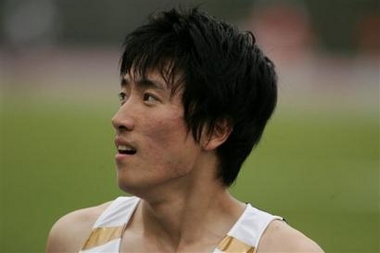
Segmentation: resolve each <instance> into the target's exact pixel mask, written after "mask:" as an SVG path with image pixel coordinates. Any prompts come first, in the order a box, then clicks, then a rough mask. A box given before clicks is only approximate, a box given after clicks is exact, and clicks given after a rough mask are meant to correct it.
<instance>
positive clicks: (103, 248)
mask: <svg viewBox="0 0 380 253" xmlns="http://www.w3.org/2000/svg"><path fill="white" fill-rule="evenodd" d="M139 200H140V199H139V198H137V197H119V198H117V199H116V200H114V201H113V202H112V203H111V204H110V205H109V206H108V207H107V209H106V210H105V211H104V212H103V213H102V214H101V215H100V217H99V218H98V220H97V221H96V222H95V224H94V226H93V229H92V232H91V234H90V235H89V237H88V239H87V241H86V242H85V244H84V246H83V248H82V250H81V251H80V253H90V252H92V253H94V252H115V253H116V252H120V250H119V248H120V244H121V240H122V237H123V233H124V230H125V228H126V225H127V224H128V221H129V219H130V218H131V216H132V214H133V212H134V211H135V209H136V207H137V204H138V203H139ZM273 220H282V218H281V217H278V216H273V215H271V214H269V213H266V212H264V211H261V210H258V209H256V208H254V207H252V206H251V205H250V204H247V206H246V208H245V210H244V212H243V214H242V215H241V216H240V217H239V219H238V220H237V222H236V223H235V224H234V226H233V227H232V228H231V230H230V231H229V232H228V233H227V235H226V236H225V237H224V239H223V240H222V241H221V242H220V243H219V245H218V246H217V247H216V249H215V250H214V251H213V253H229V252H241V253H254V252H255V251H256V249H257V247H258V245H259V242H260V238H261V236H262V234H263V233H264V231H265V229H266V228H267V227H268V225H269V223H270V222H272V221H273Z"/></svg>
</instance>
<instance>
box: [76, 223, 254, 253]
mask: <svg viewBox="0 0 380 253" xmlns="http://www.w3.org/2000/svg"><path fill="white" fill-rule="evenodd" d="M124 229H125V227H124V226H119V227H99V228H95V229H94V230H92V232H91V234H90V236H89V237H88V239H87V241H86V243H85V244H84V246H83V248H82V250H87V249H90V248H94V247H97V246H101V245H103V244H106V243H108V242H110V241H112V240H115V239H119V238H121V237H122V235H123V232H124ZM217 249H218V250H220V251H223V252H225V253H255V248H254V247H252V246H250V245H248V244H246V243H244V242H242V241H240V240H239V239H236V238H235V237H232V236H226V237H225V238H224V239H223V240H222V241H221V242H220V243H219V245H218V247H217Z"/></svg>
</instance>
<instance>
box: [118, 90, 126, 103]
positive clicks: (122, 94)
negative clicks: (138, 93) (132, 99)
mask: <svg viewBox="0 0 380 253" xmlns="http://www.w3.org/2000/svg"><path fill="white" fill-rule="evenodd" d="M126 98H127V94H125V93H124V92H120V93H119V101H120V102H125V100H126Z"/></svg>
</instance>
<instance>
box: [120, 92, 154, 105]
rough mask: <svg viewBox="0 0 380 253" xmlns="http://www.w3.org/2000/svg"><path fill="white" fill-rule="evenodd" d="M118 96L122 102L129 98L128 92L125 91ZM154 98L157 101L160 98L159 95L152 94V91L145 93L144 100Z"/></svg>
mask: <svg viewBox="0 0 380 253" xmlns="http://www.w3.org/2000/svg"><path fill="white" fill-rule="evenodd" d="M118 97H119V101H120V102H121V103H123V102H125V101H126V100H127V94H126V93H124V92H120V93H119V95H118ZM152 99H153V100H154V101H157V100H158V99H157V97H156V96H154V95H152V94H150V93H144V94H143V100H144V101H148V102H149V101H151V100H152Z"/></svg>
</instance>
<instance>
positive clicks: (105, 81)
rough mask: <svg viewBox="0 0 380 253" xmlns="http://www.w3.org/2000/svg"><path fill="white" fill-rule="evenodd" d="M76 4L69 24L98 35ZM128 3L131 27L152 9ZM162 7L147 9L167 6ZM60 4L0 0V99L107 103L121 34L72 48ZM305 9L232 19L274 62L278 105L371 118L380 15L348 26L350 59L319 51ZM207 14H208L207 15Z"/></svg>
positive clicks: (265, 7) (262, 7) (287, 5)
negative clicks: (364, 113)
mask: <svg viewBox="0 0 380 253" xmlns="http://www.w3.org/2000/svg"><path fill="white" fill-rule="evenodd" d="M310 1H312V0H310ZM79 2H81V3H87V4H78V5H77V8H82V9H83V10H82V13H83V19H81V18H77V19H76V22H77V25H78V27H79V28H81V27H82V20H84V21H86V22H87V24H90V25H91V27H92V29H94V27H95V30H96V28H97V27H99V29H101V28H102V27H103V26H102V22H104V20H102V19H101V18H99V17H98V16H96V15H95V16H94V17H93V18H94V20H92V21H91V22H90V21H88V20H87V19H88V16H86V15H87V11H88V10H91V1H79ZM79 2H78V3H79ZM130 2H133V1H130ZM135 2H136V9H133V10H131V9H126V11H125V12H126V14H125V15H128V13H131V12H141V14H140V16H141V19H140V20H138V21H136V22H135V23H136V25H138V24H139V23H141V22H140V21H141V20H144V18H145V16H146V15H147V14H148V13H149V12H150V10H151V9H152V8H153V7H152V6H151V7H150V8H151V9H148V8H146V9H144V6H147V5H146V4H147V3H148V2H149V1H142V2H144V3H145V5H141V4H140V5H138V4H137V3H138V1H135ZM159 2H160V1H159ZM162 2H163V1H161V2H160V4H157V7H154V8H153V9H155V8H159V7H168V6H169V5H168V4H165V3H164V4H162ZM245 2H248V1H245ZM64 3H65V2H64V1H62V0H7V1H2V5H0V7H1V10H0V11H1V13H2V15H1V17H2V20H1V21H0V26H2V31H3V32H2V38H1V41H0V42H1V43H0V46H1V47H0V92H1V94H2V95H12V94H16V93H19V92H20V90H23V91H24V93H25V94H26V96H31V97H33V96H35V97H37V98H43V97H44V98H46V97H57V96H58V97H68V98H72V99H76V98H79V99H86V98H87V99H95V100H98V99H102V98H105V97H107V99H108V98H109V99H111V98H112V99H114V96H115V94H116V92H117V90H118V82H119V77H118V64H119V57H120V53H121V51H120V45H121V43H122V39H123V38H124V36H125V34H126V33H127V32H128V31H127V29H125V30H119V31H118V33H119V36H118V38H117V39H116V40H119V39H120V41H119V42H118V43H116V42H112V43H98V44H97V43H84V42H83V41H82V42H79V43H78V42H75V41H74V39H73V42H72V43H71V42H70V38H68V37H65V32H64V30H65V29H66V30H68V29H74V30H75V29H78V30H79V28H78V27H77V26H75V25H74V26H73V25H71V26H70V27H68V25H67V24H66V23H65V20H67V19H68V18H67V16H65V15H70V11H69V12H66V13H64V14H62V13H61V12H60V11H59V10H60V8H61V7H62V6H63V5H64ZM140 3H141V2H140ZM150 3H151V4H152V5H153V3H155V2H154V1H150ZM305 3H307V1H255V2H254V4H249V5H248V4H247V6H249V9H248V10H246V11H245V12H244V15H239V13H238V14H237V15H234V19H233V20H232V22H234V23H236V24H238V25H239V26H240V27H242V28H243V29H248V30H252V31H253V32H254V34H255V36H256V38H257V42H258V44H259V45H260V46H261V47H262V48H263V51H264V52H265V53H266V54H267V55H268V56H269V57H270V58H271V59H272V60H273V61H274V62H275V64H276V66H277V71H278V74H279V95H280V99H279V103H280V106H281V104H282V105H284V106H290V107H291V108H293V107H294V108H302V107H304V108H306V109H307V108H308V107H309V106H310V107H318V106H328V107H330V106H333V107H337V108H339V107H345V108H347V107H348V108H349V109H364V110H369V111H372V112H378V109H379V78H380V76H379V70H380V69H379V56H380V53H379V41H380V37H379V34H380V18H379V16H371V15H369V16H368V17H366V18H361V19H360V20H357V21H355V20H354V21H353V22H351V23H354V24H355V25H356V28H355V29H353V30H354V32H353V33H352V36H351V38H350V39H351V40H352V44H353V45H354V46H355V47H354V49H353V51H354V53H341V52H336V51H333V50H329V49H327V48H326V47H325V46H324V44H323V41H322V38H321V35H320V31H319V30H318V29H317V27H316V25H315V20H313V19H312V16H311V14H310V12H309V11H308V8H307V7H306V4H305ZM109 4H110V5H111V4H112V1H110V2H109ZM226 5H228V4H225V6H224V7H226ZM230 5H231V6H230V7H231V9H230V11H234V9H233V4H231V3H230ZM73 6H76V5H73ZM227 7H228V6H227ZM239 10H240V9H239ZM239 10H236V11H239ZM106 11H107V10H106V9H105V10H104V12H106ZM109 11H110V10H109ZM110 12H111V11H110ZM209 12H210V13H212V14H214V12H213V11H212V10H211V9H210V10H209ZM338 16H339V15H337V18H338ZM109 18H112V19H113V20H114V22H115V25H116V23H117V22H118V17H117V16H116V15H115V16H113V15H112V13H109ZM124 18H125V17H124ZM221 18H223V17H221ZM120 20H121V19H120ZM123 20H125V19H123ZM351 21H352V20H351ZM335 32H336V33H339V32H340V31H339V30H337V31H335ZM69 34H70V33H69ZM77 36H78V35H77ZM107 36H108V35H107ZM79 38H80V35H79ZM94 38H96V36H95V35H94ZM113 39H115V38H113ZM62 41H64V42H62ZM25 94H24V95H25Z"/></svg>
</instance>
